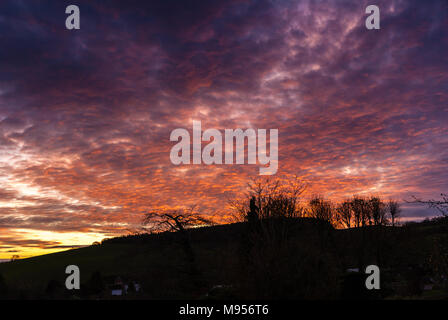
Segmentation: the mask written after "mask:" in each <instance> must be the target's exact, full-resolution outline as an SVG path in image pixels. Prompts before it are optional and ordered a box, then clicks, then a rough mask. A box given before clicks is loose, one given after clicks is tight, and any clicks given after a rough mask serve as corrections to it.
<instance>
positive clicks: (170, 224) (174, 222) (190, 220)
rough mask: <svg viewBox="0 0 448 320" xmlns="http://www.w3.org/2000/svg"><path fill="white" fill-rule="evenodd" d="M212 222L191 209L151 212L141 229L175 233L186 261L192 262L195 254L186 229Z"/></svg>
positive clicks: (146, 216) (145, 218)
mask: <svg viewBox="0 0 448 320" xmlns="http://www.w3.org/2000/svg"><path fill="white" fill-rule="evenodd" d="M212 224H214V223H213V221H212V220H211V219H209V218H205V217H203V216H201V215H200V214H199V213H197V212H196V211H195V210H194V207H193V208H190V209H189V210H173V211H167V212H157V211H151V212H149V213H147V214H146V215H145V217H144V219H143V228H144V229H145V230H147V231H150V232H163V231H169V232H177V233H179V235H180V236H181V237H180V238H181V241H182V244H183V247H184V250H185V253H186V255H187V258H188V260H190V261H194V260H195V254H194V252H193V248H192V246H191V242H190V237H189V234H188V232H187V229H188V228H190V227H197V226H201V225H202V226H204V225H212Z"/></svg>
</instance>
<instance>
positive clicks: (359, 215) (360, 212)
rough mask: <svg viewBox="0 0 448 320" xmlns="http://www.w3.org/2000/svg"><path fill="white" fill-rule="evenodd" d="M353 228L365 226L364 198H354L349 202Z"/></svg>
mask: <svg viewBox="0 0 448 320" xmlns="http://www.w3.org/2000/svg"><path fill="white" fill-rule="evenodd" d="M351 208H352V211H353V217H354V219H355V226H356V227H357V228H359V227H361V226H364V225H365V216H366V215H365V211H366V209H367V204H366V200H365V199H364V198H361V197H358V196H354V197H353V199H352V201H351Z"/></svg>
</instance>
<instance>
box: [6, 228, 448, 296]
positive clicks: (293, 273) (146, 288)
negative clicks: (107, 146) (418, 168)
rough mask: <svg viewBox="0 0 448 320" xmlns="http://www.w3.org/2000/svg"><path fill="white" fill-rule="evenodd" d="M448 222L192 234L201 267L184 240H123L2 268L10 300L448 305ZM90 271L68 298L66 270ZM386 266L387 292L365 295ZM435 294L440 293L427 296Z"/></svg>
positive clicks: (170, 235) (209, 230)
mask: <svg viewBox="0 0 448 320" xmlns="http://www.w3.org/2000/svg"><path fill="white" fill-rule="evenodd" d="M447 231H448V223H447V221H446V219H440V220H438V221H433V222H425V223H419V224H412V225H408V226H405V227H399V228H392V227H366V228H359V229H349V230H335V229H333V228H332V227H331V226H330V225H329V224H326V223H322V222H319V221H317V220H315V219H293V220H288V221H282V222H278V221H272V222H265V223H264V225H263V226H257V227H256V228H254V227H253V226H250V225H248V224H245V223H240V224H231V225H223V226H214V227H206V228H199V229H191V230H189V231H188V232H189V237H190V243H191V246H192V248H193V252H194V259H193V260H191V259H190V258H189V257H188V255H187V254H186V252H185V246H184V240H183V238H181V237H180V236H179V234H176V233H164V234H158V235H135V236H127V237H120V238H114V239H109V240H106V241H104V242H103V243H102V244H100V245H94V246H90V247H86V248H80V249H74V250H69V251H65V252H59V253H54V254H49V255H44V256H39V257H34V258H29V259H23V260H18V261H14V262H10V263H2V264H0V275H1V276H2V278H3V280H0V296H1V297H3V298H67V299H73V298H82V299H98V298H99V299H102V298H108V299H109V298H112V297H111V289H112V288H113V287H114V284H116V283H117V279H120V280H121V281H122V282H125V283H128V284H130V283H138V284H139V285H140V286H141V288H142V290H139V292H131V291H132V290H129V291H130V292H129V293H128V294H127V295H126V296H121V297H119V298H127V299H128V298H129V299H134V298H138V299H140V298H141V299H206V298H207V299H210V298H267V299H281V298H286V299H287V298H291V299H338V298H356V297H358V298H366V299H367V298H410V297H412V298H444V297H446V296H447V295H446V292H447V291H446V287H447V286H446V276H447V267H448V265H447V261H448V259H447V257H448V255H447V252H448V251H447V247H448V246H447V243H448V241H447V239H448V238H447V235H448V232H447ZM72 264H74V265H77V266H78V267H79V268H80V270H81V290H78V291H68V290H66V289H65V286H64V282H65V278H66V276H67V275H66V274H65V268H66V266H68V265H72ZM369 264H376V265H378V266H379V267H380V269H381V290H379V291H377V292H367V291H366V290H364V278H365V275H364V274H363V273H359V274H347V272H346V270H347V269H348V268H360V270H361V271H362V270H363V269H364V268H365V266H366V265H369ZM428 284H432V287H433V288H432V290H426V291H425V290H423V288H424V287H425V285H428Z"/></svg>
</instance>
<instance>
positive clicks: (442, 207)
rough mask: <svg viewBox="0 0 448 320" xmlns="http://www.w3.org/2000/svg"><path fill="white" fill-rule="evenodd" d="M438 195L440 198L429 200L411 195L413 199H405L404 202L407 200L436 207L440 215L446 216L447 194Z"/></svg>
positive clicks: (447, 211)
mask: <svg viewBox="0 0 448 320" xmlns="http://www.w3.org/2000/svg"><path fill="white" fill-rule="evenodd" d="M440 196H441V197H442V199H441V200H434V199H431V200H421V199H419V198H417V197H415V196H414V197H413V198H414V200H412V201H406V202H409V203H419V204H424V205H427V206H428V207H430V208H435V209H437V210H438V211H439V212H440V213H441V214H442V216H444V217H446V216H448V194H446V193H441V194H440Z"/></svg>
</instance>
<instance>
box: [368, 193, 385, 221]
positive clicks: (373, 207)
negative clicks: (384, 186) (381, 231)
mask: <svg viewBox="0 0 448 320" xmlns="http://www.w3.org/2000/svg"><path fill="white" fill-rule="evenodd" d="M368 204H369V210H370V214H369V217H371V218H372V219H373V224H374V225H375V226H379V225H383V224H386V222H387V219H386V205H385V204H384V202H383V201H382V200H381V199H380V197H371V198H370V199H369V201H368Z"/></svg>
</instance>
